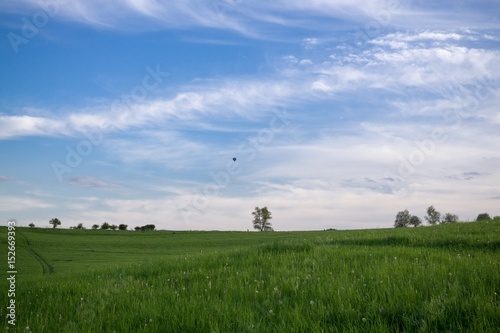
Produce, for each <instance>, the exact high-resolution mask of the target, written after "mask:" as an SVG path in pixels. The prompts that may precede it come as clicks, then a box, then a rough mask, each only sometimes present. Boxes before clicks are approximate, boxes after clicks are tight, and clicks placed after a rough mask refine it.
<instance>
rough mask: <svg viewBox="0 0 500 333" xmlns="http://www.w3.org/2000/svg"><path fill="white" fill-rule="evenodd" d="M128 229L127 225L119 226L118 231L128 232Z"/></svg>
mask: <svg viewBox="0 0 500 333" xmlns="http://www.w3.org/2000/svg"><path fill="white" fill-rule="evenodd" d="M127 227H128V225H126V224H120V225H119V226H118V230H127Z"/></svg>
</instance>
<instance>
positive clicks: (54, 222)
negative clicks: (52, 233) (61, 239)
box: [49, 218, 61, 228]
mask: <svg viewBox="0 0 500 333" xmlns="http://www.w3.org/2000/svg"><path fill="white" fill-rule="evenodd" d="M49 224H52V228H57V226H59V225H61V221H60V220H59V219H58V218H53V219H51V220H50V221H49Z"/></svg>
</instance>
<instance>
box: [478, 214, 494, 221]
mask: <svg viewBox="0 0 500 333" xmlns="http://www.w3.org/2000/svg"><path fill="white" fill-rule="evenodd" d="M481 220H491V217H490V214H488V213H482V214H479V215H478V216H477V218H476V221H481Z"/></svg>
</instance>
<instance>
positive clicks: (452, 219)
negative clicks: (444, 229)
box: [441, 213, 458, 224]
mask: <svg viewBox="0 0 500 333" xmlns="http://www.w3.org/2000/svg"><path fill="white" fill-rule="evenodd" d="M456 222H458V216H457V215H455V214H451V213H446V214H444V217H443V219H442V220H441V224H447V223H456Z"/></svg>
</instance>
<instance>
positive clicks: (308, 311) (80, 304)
mask: <svg viewBox="0 0 500 333" xmlns="http://www.w3.org/2000/svg"><path fill="white" fill-rule="evenodd" d="M0 231H1V237H0V247H1V248H2V253H6V252H7V251H6V249H7V235H6V234H7V229H6V228H5V227H3V228H0ZM16 240H17V247H16V267H17V271H18V273H17V280H16V297H15V299H16V318H17V323H16V326H12V325H9V324H8V323H7V319H6V316H7V305H8V302H9V298H8V296H7V289H8V285H7V281H6V279H5V278H3V279H2V282H1V283H0V287H1V296H0V302H1V304H2V308H1V310H0V315H1V318H2V322H1V324H2V327H3V328H4V330H5V331H6V332H117V333H118V332H403V331H404V332H498V329H499V328H500V295H499V294H500V223H499V222H498V221H497V222H492V221H490V222H475V223H456V224H451V225H441V226H436V227H422V228H397V229H377V230H353V231H315V232H270V233H256V232H172V231H154V232H131V231H130V232H129V231H102V230H62V229H61V230H57V229H56V230H53V229H36V228H34V229H28V228H19V229H17V230H16ZM3 258H4V260H5V264H4V265H3V267H4V276H6V275H7V274H6V272H7V259H6V256H5V255H4V256H3Z"/></svg>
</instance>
